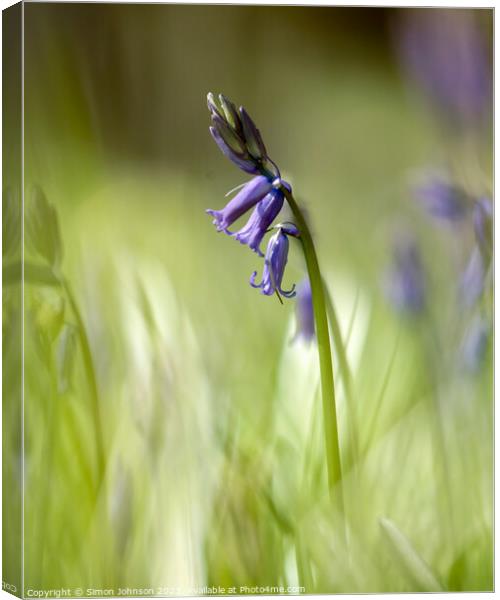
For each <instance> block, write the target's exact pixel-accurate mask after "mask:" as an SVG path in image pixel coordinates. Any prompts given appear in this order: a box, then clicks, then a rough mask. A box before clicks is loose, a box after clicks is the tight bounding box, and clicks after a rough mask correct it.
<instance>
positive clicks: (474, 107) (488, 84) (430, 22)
mask: <svg viewBox="0 0 500 600" xmlns="http://www.w3.org/2000/svg"><path fill="white" fill-rule="evenodd" d="M400 33H401V35H400V38H399V41H400V45H399V49H400V56H401V58H402V63H403V66H404V68H405V70H406V71H407V72H408V73H409V74H410V76H411V77H412V78H413V79H414V80H415V82H416V83H417V84H418V85H419V86H420V87H421V89H422V91H423V92H424V93H425V94H426V96H427V97H428V99H429V100H430V102H431V103H432V105H433V106H434V107H435V108H436V109H437V110H439V111H440V112H441V115H442V117H443V118H444V119H445V120H446V121H448V122H450V124H452V125H462V126H468V125H474V124H476V123H478V122H480V121H481V120H482V119H484V117H485V116H488V117H489V116H490V108H491V106H492V91H493V86H492V82H493V77H492V68H491V61H490V58H489V54H490V51H489V50H488V48H487V43H486V39H485V36H484V32H483V31H482V29H481V24H480V22H479V19H478V15H477V12H476V11H472V10H443V9H431V10H421V9H419V10H418V11H417V10H410V11H406V13H405V19H404V21H403V27H402V29H401V31H400Z"/></svg>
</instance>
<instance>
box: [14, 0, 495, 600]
mask: <svg viewBox="0 0 500 600" xmlns="http://www.w3.org/2000/svg"><path fill="white" fill-rule="evenodd" d="M414 12H418V11H414ZM434 12H435V13H437V12H443V11H434ZM455 12H460V11H455ZM462 12H463V11H462ZM403 13H404V14H403ZM411 14H413V13H412V11H409V10H407V9H405V10H397V9H369V8H359V9H353V8H318V7H316V8H313V7H310V8H305V7H256V6H182V5H178V6H175V5H170V6H167V5H105V4H101V5H90V4H79V5H78V4H73V5H69V4H65V5H63V4H61V5H58V4H44V3H29V4H26V5H25V28H26V29H25V40H26V48H25V77H26V79H25V98H26V100H25V173H26V184H27V185H28V186H34V185H36V186H40V188H41V189H42V190H43V192H44V194H45V196H46V198H47V199H48V202H49V203H50V204H52V205H53V206H54V207H55V210H56V213H57V218H58V221H59V227H60V238H61V240H62V246H63V250H64V254H63V258H62V262H61V264H60V266H58V274H59V275H61V277H64V280H65V281H66V282H67V286H68V289H70V290H71V291H70V294H73V295H74V297H75V299H76V304H77V306H78V310H79V312H80V314H81V320H82V322H81V323H79V321H78V317H77V316H76V313H75V310H74V307H72V306H71V300H70V297H69V296H68V293H66V292H64V290H63V291H61V289H60V287H59V286H56V285H40V284H39V283H38V284H36V285H35V284H29V285H27V287H26V293H25V306H26V314H25V327H26V332H25V343H26V388H25V402H26V404H25V409H26V413H25V414H26V418H25V424H26V498H25V519H26V521H25V524H26V566H25V569H26V570H25V578H26V586H27V587H63V586H82V587H84V588H86V587H96V588H99V587H102V586H108V587H114V588H115V589H117V588H118V587H131V588H147V587H153V588H160V587H165V588H167V587H168V588H170V589H172V588H175V587H179V588H180V589H179V590H177V591H178V593H179V594H185V593H187V591H186V590H188V588H189V587H190V586H191V587H192V586H198V587H202V586H204V585H216V586H217V585H220V586H225V587H230V586H238V587H239V586H243V585H248V586H254V585H257V586H259V585H262V586H265V585H271V586H278V585H284V586H298V585H301V586H304V587H305V590H306V592H307V593H313V592H323V593H331V592H383V591H387V592H389V591H390V592H396V591H435V590H437V589H455V590H488V589H491V588H492V530H491V527H492V421H491V415H492V405H491V401H492V390H491V384H492V382H491V356H490V353H489V352H490V350H488V353H487V354H486V358H485V359H484V361H483V362H482V364H481V368H480V369H479V370H478V371H475V372H474V373H467V372H465V371H464V369H462V368H461V366H460V362H459V353H460V347H461V346H460V345H461V343H462V337H463V335H464V333H465V332H466V327H467V323H468V320H470V319H471V318H472V317H471V316H470V315H466V317H464V315H463V313H461V312H460V310H459V309H458V308H457V307H456V306H455V304H456V302H455V295H456V286H457V271H458V270H459V269H460V268H461V267H460V265H461V263H459V265H458V266H457V264H456V263H454V262H453V261H456V260H459V261H460V260H461V261H462V262H463V261H464V260H465V258H466V257H467V256H468V254H469V252H470V249H471V248H472V245H473V229H472V224H471V223H470V222H469V223H468V224H466V225H464V227H463V229H462V230H461V231H459V232H456V231H449V230H443V229H440V228H438V227H436V226H435V225H434V224H433V223H431V222H430V221H429V219H428V218H426V216H425V215H424V214H422V211H421V210H419V208H418V207H416V206H415V204H414V203H413V201H412V198H411V192H410V187H409V183H410V181H411V180H412V176H413V174H414V172H415V170H418V169H422V168H427V167H433V166H437V167H439V166H442V165H443V164H445V165H448V164H450V165H452V167H453V168H454V169H455V172H456V173H457V174H458V177H459V179H460V180H461V183H462V184H463V185H464V186H465V187H466V188H467V189H468V191H469V192H470V193H471V194H472V195H473V196H475V197H479V196H481V195H484V194H491V188H492V186H491V154H492V153H491V133H489V131H488V129H480V130H479V131H474V132H472V133H470V132H469V131H468V132H467V134H466V135H464V136H462V137H460V136H453V135H447V132H446V130H445V129H444V128H443V127H442V124H441V123H440V122H439V120H438V119H437V118H436V115H435V114H433V113H432V111H431V110H430V107H429V105H428V104H427V103H426V102H425V100H424V99H423V98H422V96H421V95H420V94H419V93H418V89H417V88H416V86H415V85H414V83H412V82H411V80H409V79H408V78H407V77H405V76H404V75H403V74H402V71H401V65H400V63H399V61H398V56H397V41H396V40H397V37H398V35H399V34H398V32H399V28H400V27H401V23H402V19H403V18H407V17H408V16H410V17H411ZM491 16H492V13H491V12H490V11H477V12H475V13H474V19H477V22H478V23H479V26H480V28H481V31H482V32H483V35H484V39H485V40H486V43H490V41H491V28H492V22H491ZM211 90H212V91H214V92H219V91H221V92H223V93H224V94H226V95H227V96H228V97H229V98H231V99H233V100H234V101H235V102H236V103H238V104H244V106H245V107H246V108H247V110H248V111H249V113H250V114H251V115H252V117H253V118H254V119H255V120H256V122H257V124H258V126H259V128H260V130H261V132H262V133H263V135H264V139H265V141H266V145H267V148H268V151H269V152H270V155H271V156H272V157H273V159H274V160H275V161H276V162H277V163H278V164H279V165H280V168H281V170H282V173H283V175H284V177H285V178H286V179H287V180H289V181H290V182H291V183H292V185H293V187H294V191H295V194H296V197H297V198H298V200H299V201H300V202H301V203H302V204H303V206H304V207H305V208H306V210H307V211H308V214H309V217H310V221H311V224H312V228H313V232H314V234H315V240H316V243H317V247H318V252H319V256H320V261H321V266H322V268H323V270H324V273H325V275H326V279H327V281H328V283H329V286H330V290H331V293H332V296H333V300H334V303H335V305H336V309H337V311H338V313H339V318H340V324H341V329H342V332H343V334H344V338H345V339H347V338H348V340H347V341H346V345H347V355H348V358H349V361H350V367H351V371H352V373H353V380H354V385H353V388H354V389H353V395H354V401H355V405H356V427H357V435H358V439H359V444H360V458H359V461H358V462H357V463H356V464H354V465H353V466H352V468H351V469H350V470H349V471H348V473H347V475H346V477H345V480H344V481H343V482H342V486H343V488H344V490H345V494H346V498H347V520H348V529H349V535H348V539H347V546H344V545H343V543H342V542H341V538H342V536H341V535H340V531H341V530H342V527H343V526H342V523H341V520H340V516H339V515H338V514H332V510H331V507H330V505H329V504H328V497H327V493H326V483H325V473H324V456H323V441H322V425H321V414H320V410H319V408H318V407H319V395H318V394H319V391H318V372H317V364H316V361H317V357H316V351H315V347H314V344H313V345H312V346H307V345H305V344H303V343H301V342H296V343H294V344H291V343H290V341H291V339H292V337H293V333H294V330H295V322H294V314H293V313H294V304H293V302H287V303H285V305H284V306H281V305H280V304H279V303H278V302H277V301H275V299H273V298H267V297H263V296H261V295H259V294H258V293H257V292H256V290H254V289H252V288H251V287H250V286H249V285H248V283H247V281H248V277H249V276H250V274H251V272H252V271H253V270H255V269H257V270H260V267H261V264H260V261H259V260H258V259H257V257H256V256H255V255H254V254H252V253H251V252H249V251H248V249H246V248H244V247H241V246H239V245H238V244H236V243H235V242H233V241H231V240H230V239H229V238H227V237H226V236H223V235H217V234H216V232H215V231H214V229H213V227H212V225H211V223H210V220H209V218H208V217H207V215H206V214H205V213H204V209H205V208H208V207H210V208H219V207H221V206H222V205H223V204H224V194H225V193H226V191H227V190H228V189H231V188H232V187H234V186H235V185H237V184H239V183H240V182H241V181H243V180H244V177H242V174H241V173H238V171H237V170H236V169H234V168H233V167H232V165H230V164H229V163H228V162H227V161H225V160H224V158H223V157H222V155H221V154H220V152H219V151H218V149H217V148H216V147H215V145H214V144H213V141H212V139H211V138H210V136H209V134H208V124H209V119H208V114H207V109H206V103H205V97H206V93H207V92H208V91H211ZM460 161H462V162H460ZM476 164H480V165H481V168H480V169H476V168H475V167H471V165H476ZM471 173H472V174H471ZM32 189H33V188H32V187H30V188H29V191H27V194H31V193H34V192H32V191H31V190H32ZM42 221H43V219H42ZM400 223H409V224H411V227H412V229H413V231H414V232H415V234H416V235H417V236H418V238H419V240H420V241H421V246H422V252H423V257H424V262H425V266H426V269H427V277H428V280H429V286H428V293H429V298H430V301H429V303H430V305H431V307H432V309H431V311H430V316H429V315H428V316H427V317H426V318H423V319H421V320H412V319H406V320H404V319H403V320H402V319H400V318H399V317H398V316H397V315H396V314H395V313H394V312H393V311H392V309H391V307H390V306H388V305H387V303H386V300H385V298H384V296H383V294H382V292H381V285H380V282H381V275H382V273H383V271H384V269H385V268H386V266H387V262H388V260H389V251H390V247H391V239H392V233H393V230H394V229H395V228H396V229H397V228H398V227H399V224H400ZM42 229H43V226H42ZM46 231H48V229H46ZM47 235H49V237H50V234H47ZM457 248H458V250H457ZM29 256H30V255H29V250H28V257H29ZM457 257H458V259H457ZM32 258H33V257H32ZM33 260H35V262H36V256H35V257H34V258H33ZM452 265H453V266H452ZM303 273H304V266H303V263H302V258H301V256H300V252H299V249H298V248H296V247H293V248H292V252H291V256H290V262H289V266H288V269H287V272H286V275H285V284H286V285H288V282H294V281H297V282H298V281H299V280H300V279H301V278H302V276H303ZM66 291H67V290H66ZM488 294H489V292H487V295H488ZM490 300H491V298H490V296H489V295H488V297H487V298H486V300H485V303H486V305H487V306H489V302H490ZM82 328H84V330H85V333H86V336H87V337H88V343H89V349H90V353H91V357H92V362H93V365H94V370H95V373H94V374H92V373H91V372H89V365H88V363H86V362H85V351H84V344H85V341H84V340H83V339H82V336H81V331H82ZM349 332H350V333H349ZM488 348H489V346H488ZM94 376H95V379H96V384H97V390H96V391H94V390H93V385H92V379H93V377H94ZM338 387H339V402H340V407H339V410H340V420H341V427H342V430H341V438H342V445H343V449H344V451H345V449H346V448H347V445H348V443H349V440H348V439H347V434H346V432H347V425H348V424H347V422H346V415H345V406H344V403H345V390H344V386H343V385H342V382H341V381H340V380H339V381H338ZM436 399H437V400H436ZM436 402H437V404H436ZM96 404H97V406H98V410H97V413H96V411H95V410H94V409H93V408H92V407H93V406H94V407H95V405H96ZM436 405H437V406H438V411H437V412H436V410H435V406H436ZM433 407H434V408H433ZM436 415H437V416H436ZM436 424H437V427H438V428H439V427H441V428H442V432H441V433H442V436H441V438H439V434H438V438H439V439H444V451H442V452H441V450H442V449H441V450H439V448H436V445H435V441H436V439H438V438H436V436H435V435H434V434H433V431H435V430H436ZM99 429H102V432H101V433H99ZM96 436H97V437H100V438H101V442H102V448H101V452H102V456H101V457H99V450H98V446H96ZM381 519H382V521H381ZM384 519H385V520H384Z"/></svg>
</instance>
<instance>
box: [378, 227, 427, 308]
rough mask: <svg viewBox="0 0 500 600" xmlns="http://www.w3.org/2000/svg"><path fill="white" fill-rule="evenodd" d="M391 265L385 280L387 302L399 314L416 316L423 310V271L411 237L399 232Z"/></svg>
mask: <svg viewBox="0 0 500 600" xmlns="http://www.w3.org/2000/svg"><path fill="white" fill-rule="evenodd" d="M392 260H393V264H392V267H391V268H390V270H389V271H388V273H387V276H386V279H385V290H386V294H387V296H388V299H389V301H390V302H391V303H392V304H393V306H394V307H395V309H396V310H397V311H399V312H401V313H407V314H418V313H420V312H422V311H423V310H424V308H425V304H426V303H425V295H426V294H425V282H424V270H423V266H422V261H421V257H420V251H419V249H418V246H417V243H416V241H415V239H414V238H413V236H412V235H410V234H409V233H407V232H400V233H399V234H398V236H397V237H396V239H395V241H394V246H393V256H392Z"/></svg>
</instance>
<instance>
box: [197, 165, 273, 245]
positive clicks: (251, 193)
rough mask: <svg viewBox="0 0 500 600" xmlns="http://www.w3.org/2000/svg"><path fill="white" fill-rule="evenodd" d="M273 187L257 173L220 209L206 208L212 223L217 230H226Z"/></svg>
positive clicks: (265, 178)
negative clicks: (212, 218) (211, 217)
mask: <svg viewBox="0 0 500 600" xmlns="http://www.w3.org/2000/svg"><path fill="white" fill-rule="evenodd" d="M272 189H273V183H272V182H271V181H269V179H268V178H267V177H264V176H263V175H257V176H256V177H254V178H253V179H251V180H250V181H249V182H248V183H246V184H245V185H244V186H243V187H242V188H241V189H240V191H239V192H238V193H237V194H236V195H235V196H234V198H232V199H231V200H230V201H229V202H228V203H227V204H226V206H225V207H224V208H223V209H222V210H212V209H207V211H206V212H207V213H208V214H209V215H212V216H213V217H214V220H213V223H214V225H215V226H216V227H217V231H224V232H225V233H227V234H228V235H232V234H231V232H230V231H228V227H230V226H231V225H232V224H233V223H234V222H235V221H236V220H237V219H239V218H240V217H241V216H242V215H243V214H245V213H246V212H247V211H249V210H250V209H251V208H253V207H254V206H255V205H256V204H257V203H258V202H260V201H261V200H263V199H264V198H265V197H266V196H267V195H268V194H269V192H270V191H271V190H272Z"/></svg>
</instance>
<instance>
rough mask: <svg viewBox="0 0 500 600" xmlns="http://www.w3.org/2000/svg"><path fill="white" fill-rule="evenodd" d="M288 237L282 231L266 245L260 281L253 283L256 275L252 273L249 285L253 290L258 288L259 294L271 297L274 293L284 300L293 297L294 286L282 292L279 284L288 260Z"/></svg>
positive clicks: (279, 230)
mask: <svg viewBox="0 0 500 600" xmlns="http://www.w3.org/2000/svg"><path fill="white" fill-rule="evenodd" d="M288 246H289V242H288V237H287V235H286V234H285V233H284V232H283V231H282V229H278V231H277V232H276V233H275V234H274V235H273V236H272V237H271V238H270V239H269V243H268V245H267V251H266V257H265V260H264V269H263V272H262V281H261V283H260V284H256V283H255V278H256V275H257V273H256V272H254V273H253V274H252V276H251V278H250V285H251V286H252V287H255V288H260V290H261V293H262V294H265V295H266V296H272V295H273V294H274V293H275V292H278V294H279V295H281V296H284V297H285V298H292V297H293V296H295V293H296V292H295V284H294V285H293V286H292V288H291V289H290V290H283V289H282V288H281V282H282V280H283V274H284V272H285V266H286V263H287V259H288Z"/></svg>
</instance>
